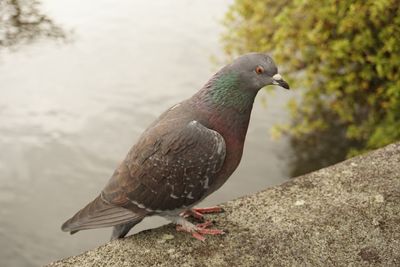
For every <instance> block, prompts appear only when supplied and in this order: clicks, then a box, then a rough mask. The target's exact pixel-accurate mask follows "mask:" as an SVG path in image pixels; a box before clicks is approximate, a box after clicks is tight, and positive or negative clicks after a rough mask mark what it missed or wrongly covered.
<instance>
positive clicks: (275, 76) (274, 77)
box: [272, 73, 282, 81]
mask: <svg viewBox="0 0 400 267" xmlns="http://www.w3.org/2000/svg"><path fill="white" fill-rule="evenodd" d="M272 79H274V80H275V81H280V80H282V76H281V75H280V74H279V73H277V74H275V75H274V76H272Z"/></svg>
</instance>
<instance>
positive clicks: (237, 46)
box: [223, 0, 400, 157]
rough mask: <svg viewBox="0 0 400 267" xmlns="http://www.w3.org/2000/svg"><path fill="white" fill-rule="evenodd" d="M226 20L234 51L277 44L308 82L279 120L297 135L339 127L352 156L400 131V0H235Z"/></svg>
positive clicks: (296, 78)
mask: <svg viewBox="0 0 400 267" xmlns="http://www.w3.org/2000/svg"><path fill="white" fill-rule="evenodd" d="M224 24H225V26H226V28H227V31H226V33H225V34H224V36H223V42H224V47H225V51H226V53H227V54H228V55H232V56H234V55H236V54H242V53H245V52H249V51H269V52H271V51H272V54H273V56H274V58H275V60H276V61H277V62H278V65H279V66H280V67H281V72H284V73H286V74H285V76H289V77H290V79H289V80H290V82H291V86H292V88H293V87H294V88H298V89H300V90H301V92H302V93H301V95H302V97H301V98H300V99H299V100H293V101H291V102H290V103H289V108H290V110H291V115H292V121H291V123H290V124H289V125H281V126H279V130H280V132H283V133H286V134H289V135H290V136H291V137H292V139H293V140H294V142H297V143H301V142H305V143H306V144H308V145H319V142H321V141H323V140H325V139H324V138H323V137H321V136H324V135H326V133H327V132H331V133H332V132H333V133H335V135H336V137H334V138H333V139H332V137H331V139H332V140H331V141H332V142H333V145H335V140H336V143H337V144H336V145H338V146H341V145H343V144H344V145H345V147H343V148H342V149H345V150H346V151H345V152H344V154H343V151H342V152H341V153H342V154H343V156H344V157H345V156H353V155H355V154H358V153H360V152H363V151H366V150H370V149H374V148H378V147H381V146H383V145H386V144H389V143H391V142H394V141H396V140H399V139H400V1H398V0H341V1H339V0H318V1H317V0H281V1H273V0H236V1H235V2H234V4H233V5H232V6H231V7H230V10H229V11H228V13H227V14H226V17H225V20H224Z"/></svg>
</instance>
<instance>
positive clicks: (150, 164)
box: [62, 53, 289, 240]
mask: <svg viewBox="0 0 400 267" xmlns="http://www.w3.org/2000/svg"><path fill="white" fill-rule="evenodd" d="M273 84H275V85H279V86H281V87H283V88H286V89H289V85H288V84H287V83H286V82H285V81H284V80H283V79H282V77H281V75H280V74H278V69H277V67H276V66H275V63H274V62H273V60H272V59H271V58H270V57H269V56H267V55H265V54H262V53H250V54H246V55H243V56H240V57H239V58H237V59H236V60H234V61H233V62H232V63H231V64H229V65H227V66H225V67H223V68H222V69H221V70H219V71H218V72H217V73H216V74H215V75H214V76H213V77H212V78H211V79H210V80H209V81H208V82H207V83H206V84H205V85H204V86H203V87H202V88H201V89H200V90H199V91H198V92H197V93H196V94H194V95H193V96H192V97H191V98H189V99H187V100H184V101H182V102H180V103H178V104H176V105H174V106H173V107H171V108H169V109H168V110H167V111H165V112H164V113H163V114H161V116H160V117H159V118H158V119H156V121H154V122H153V123H152V124H151V125H150V126H149V127H148V128H147V129H146V130H145V131H144V133H143V134H142V135H141V136H140V138H139V140H138V141H137V143H136V144H135V145H134V146H133V147H132V148H131V149H130V150H129V152H128V155H127V156H126V158H125V159H124V160H123V161H122V163H121V164H120V165H119V166H118V167H117V169H116V170H115V172H114V174H113V175H112V177H111V178H110V180H109V182H108V184H107V185H106V186H105V187H104V189H103V190H102V191H101V193H100V195H99V196H98V197H97V198H96V199H94V200H93V201H92V202H90V203H89V204H88V205H87V206H86V207H84V208H83V209H81V210H80V211H79V212H78V213H76V214H75V215H74V216H73V217H72V218H71V219H69V220H68V221H66V222H65V223H64V224H63V225H62V230H63V231H69V232H71V234H73V233H75V232H78V231H80V230H86V229H93V228H100V227H109V226H113V227H114V230H113V233H112V237H111V239H116V238H122V237H124V236H125V235H126V234H127V233H128V232H129V230H130V229H131V228H132V227H133V226H134V225H136V224H137V223H139V222H140V221H141V220H142V219H143V218H144V217H146V216H152V215H160V216H163V217H165V218H167V219H169V220H170V221H172V222H174V223H175V224H177V225H178V228H177V229H179V230H183V231H186V232H189V233H191V234H192V235H193V236H194V237H195V238H198V239H200V240H204V237H203V235H204V234H222V233H223V231H221V230H217V229H208V227H209V226H210V225H211V223H210V222H206V223H203V224H197V225H195V224H193V223H191V222H189V221H187V220H186V219H185V216H183V215H187V214H192V215H195V216H196V217H202V213H207V212H213V211H219V209H218V208H211V209H193V206H194V205H196V204H197V203H199V202H200V201H201V200H203V199H204V198H205V197H207V196H208V195H210V194H211V193H212V192H214V191H215V190H217V189H218V188H220V187H221V186H222V185H223V184H224V183H225V182H226V180H227V179H228V178H229V177H230V176H231V174H232V173H233V172H234V171H235V169H236V168H237V166H238V165H239V162H240V160H241V157H242V152H243V146H244V141H245V137H246V132H247V128H248V125H249V120H250V114H251V110H252V107H253V102H254V99H255V97H256V95H257V92H258V91H259V90H260V89H261V88H262V87H264V86H266V85H273Z"/></svg>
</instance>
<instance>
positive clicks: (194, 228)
mask: <svg viewBox="0 0 400 267" xmlns="http://www.w3.org/2000/svg"><path fill="white" fill-rule="evenodd" d="M171 219H172V220H173V221H174V223H175V224H176V225H177V226H176V230H177V231H181V232H187V233H190V234H191V235H192V236H193V237H194V238H196V239H198V240H200V241H204V240H206V238H205V237H204V236H203V235H222V234H225V233H224V231H222V230H218V229H207V227H209V226H211V225H212V222H210V221H207V222H205V223H200V224H197V225H195V224H193V223H191V222H189V221H187V220H186V219H185V218H184V217H182V216H176V217H173V218H171Z"/></svg>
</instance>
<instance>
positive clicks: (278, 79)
mask: <svg viewBox="0 0 400 267" xmlns="http://www.w3.org/2000/svg"><path fill="white" fill-rule="evenodd" d="M272 83H273V84H275V85H279V86H280V87H283V88H285V89H288V90H289V89H290V87H289V84H288V83H287V82H285V80H284V79H282V76H281V75H280V74H279V73H277V74H275V75H274V76H272Z"/></svg>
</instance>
